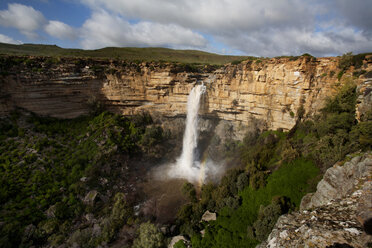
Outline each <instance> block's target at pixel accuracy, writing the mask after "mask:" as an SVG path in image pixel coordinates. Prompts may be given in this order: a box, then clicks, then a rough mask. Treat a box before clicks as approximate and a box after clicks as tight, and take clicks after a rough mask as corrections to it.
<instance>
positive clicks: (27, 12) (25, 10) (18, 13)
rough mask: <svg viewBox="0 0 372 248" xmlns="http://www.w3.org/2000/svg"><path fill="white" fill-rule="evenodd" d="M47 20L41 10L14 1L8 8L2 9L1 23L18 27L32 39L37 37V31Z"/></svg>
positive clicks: (0, 12) (0, 13)
mask: <svg viewBox="0 0 372 248" xmlns="http://www.w3.org/2000/svg"><path fill="white" fill-rule="evenodd" d="M45 22H46V20H45V18H44V16H43V14H42V13H41V12H40V11H37V10H35V9H34V8H33V7H30V6H26V5H22V4H17V3H12V4H8V9H7V10H1V11H0V25H1V26H5V27H13V28H17V29H18V30H19V31H20V32H21V33H22V34H24V35H26V36H27V37H28V38H30V39H37V38H38V34H37V33H36V31H37V30H38V29H39V28H40V27H41V26H43V25H44V24H45Z"/></svg>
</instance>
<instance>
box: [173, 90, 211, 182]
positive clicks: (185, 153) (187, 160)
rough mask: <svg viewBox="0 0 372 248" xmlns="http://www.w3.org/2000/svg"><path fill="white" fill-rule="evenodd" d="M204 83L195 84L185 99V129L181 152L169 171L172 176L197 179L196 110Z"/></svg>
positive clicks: (202, 92) (197, 109)
mask: <svg viewBox="0 0 372 248" xmlns="http://www.w3.org/2000/svg"><path fill="white" fill-rule="evenodd" d="M205 90H206V87H205V86H204V85H197V86H195V87H194V88H193V89H192V90H191V92H190V94H189V96H188V99H187V117H186V129H185V133H184V135H183V147H182V153H181V156H180V157H179V159H178V160H177V163H176V165H175V166H174V167H173V168H172V170H171V171H170V173H169V174H170V175H171V176H172V177H181V178H186V179H189V180H191V181H197V180H198V176H199V173H200V172H199V170H200V169H199V162H196V161H195V152H196V147H197V145H198V111H199V107H200V99H201V96H202V95H203V94H204V93H205Z"/></svg>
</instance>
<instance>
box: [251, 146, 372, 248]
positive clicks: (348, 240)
mask: <svg viewBox="0 0 372 248" xmlns="http://www.w3.org/2000/svg"><path fill="white" fill-rule="evenodd" d="M371 173H372V154H371V153H367V154H364V155H362V156H358V157H355V158H353V159H352V160H351V161H350V162H347V163H345V164H344V165H335V166H333V167H332V168H330V169H328V170H327V172H326V173H325V175H324V177H323V180H321V181H320V182H319V184H318V187H317V191H316V192H315V193H314V194H310V195H307V196H306V197H304V199H303V200H302V203H301V211H298V212H292V213H290V214H287V215H282V216H281V217H280V218H279V219H278V221H277V223H276V224H275V227H274V229H273V230H272V232H271V234H270V235H269V237H268V239H267V241H266V242H263V243H262V244H260V245H259V246H258V247H260V248H263V247H270V248H274V247H354V248H364V247H369V246H368V244H370V243H371V242H372V236H371V230H370V228H371V227H370V225H371V220H372V211H371V209H372V181H371Z"/></svg>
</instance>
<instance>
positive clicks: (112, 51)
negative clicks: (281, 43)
mask: <svg viewBox="0 0 372 248" xmlns="http://www.w3.org/2000/svg"><path fill="white" fill-rule="evenodd" d="M0 54H7V55H31V56H50V57H53V58H55V59H58V57H88V58H106V59H107V58H111V59H120V60H127V61H132V62H136V61H146V62H151V61H158V62H161V61H166V62H179V63H187V64H190V63H191V64H192V63H201V64H216V65H223V64H227V63H230V62H232V61H236V60H245V59H251V58H252V57H249V56H227V55H218V54H213V53H207V52H202V51H196V50H173V49H168V48H156V47H151V48H135V47H125V48H117V47H106V48H102V49H98V50H82V49H64V48H61V47H58V46H55V45H36V44H23V45H11V44H4V43H0Z"/></svg>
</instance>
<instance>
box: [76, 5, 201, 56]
mask: <svg viewBox="0 0 372 248" xmlns="http://www.w3.org/2000/svg"><path fill="white" fill-rule="evenodd" d="M81 31H82V37H83V40H82V42H81V44H82V47H83V48H85V49H94V48H101V47H105V46H165V47H178V48H179V47H194V48H195V47H199V48H203V47H205V46H206V44H207V41H206V39H205V38H204V37H203V36H202V35H200V34H198V33H196V32H194V31H192V30H191V29H187V28H184V27H181V26H179V25H176V24H160V23H153V22H146V21H143V22H138V23H135V24H131V23H130V22H128V21H127V20H125V19H123V18H122V17H120V16H118V15H112V14H110V13H108V12H106V11H99V12H94V13H93V14H92V16H91V18H90V19H88V20H87V21H86V22H85V23H84V24H83V26H82V28H81Z"/></svg>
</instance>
